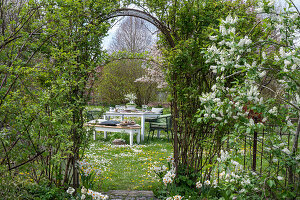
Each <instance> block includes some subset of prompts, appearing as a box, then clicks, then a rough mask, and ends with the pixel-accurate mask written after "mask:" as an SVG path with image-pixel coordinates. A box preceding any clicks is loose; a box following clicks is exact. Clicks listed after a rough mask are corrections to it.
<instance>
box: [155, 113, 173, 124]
mask: <svg viewBox="0 0 300 200" xmlns="http://www.w3.org/2000/svg"><path fill="white" fill-rule="evenodd" d="M171 119H172V117H171V114H165V115H160V116H159V117H158V118H157V121H158V122H160V123H165V124H167V125H171Z"/></svg>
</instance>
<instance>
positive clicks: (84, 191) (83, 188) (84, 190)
mask: <svg viewBox="0 0 300 200" xmlns="http://www.w3.org/2000/svg"><path fill="white" fill-rule="evenodd" d="M86 192H87V189H86V188H85V187H84V186H82V188H81V193H82V194H86Z"/></svg>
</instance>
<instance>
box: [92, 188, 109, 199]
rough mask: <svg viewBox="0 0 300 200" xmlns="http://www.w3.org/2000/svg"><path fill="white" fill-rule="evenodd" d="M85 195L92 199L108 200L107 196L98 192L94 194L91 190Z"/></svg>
mask: <svg viewBox="0 0 300 200" xmlns="http://www.w3.org/2000/svg"><path fill="white" fill-rule="evenodd" d="M87 195H91V196H92V198H93V199H108V198H109V197H108V196H107V195H103V194H101V193H100V192H95V191H93V190H88V192H87Z"/></svg>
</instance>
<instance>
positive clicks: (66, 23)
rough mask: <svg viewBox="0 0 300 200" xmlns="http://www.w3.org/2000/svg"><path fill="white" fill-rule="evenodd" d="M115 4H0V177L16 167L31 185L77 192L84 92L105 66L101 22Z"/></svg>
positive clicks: (83, 133) (105, 25)
mask: <svg viewBox="0 0 300 200" xmlns="http://www.w3.org/2000/svg"><path fill="white" fill-rule="evenodd" d="M118 5H119V4H118V2H117V1H97V2H94V1H84V2H74V1H37V2H34V1H20V2H19V1H2V2H1V10H0V12H1V22H3V23H1V34H2V35H1V43H0V45H1V50H0V51H1V52H0V53H1V54H0V56H1V74H0V77H1V86H0V130H1V132H0V133H1V134H0V135H1V136H0V140H1V147H0V151H1V152H4V154H1V156H0V165H1V167H0V174H1V175H3V176H6V175H7V176H8V175H9V174H11V173H10V172H11V171H12V170H15V169H17V168H18V169H20V170H24V171H26V170H28V171H31V172H34V173H33V175H32V179H34V180H35V181H36V182H39V181H40V180H42V179H44V178H46V179H48V180H49V181H50V182H51V183H55V184H56V185H59V186H60V185H64V186H67V185H70V184H72V185H73V186H74V187H77V186H78V183H79V175H78V171H77V161H78V160H79V159H80V157H81V153H83V151H84V148H85V147H86V146H87V141H88V140H87V139H88V137H87V132H86V130H85V129H84V128H83V123H84V121H85V118H84V115H83V112H84V109H85V105H86V103H87V101H88V99H89V94H88V93H86V89H87V84H88V80H89V78H90V74H91V73H93V72H94V71H95V69H96V67H97V66H98V65H99V64H100V63H102V62H103V60H104V57H103V51H102V50H101V49H99V44H101V40H102V38H103V37H104V35H105V34H106V32H107V30H108V27H109V24H108V23H106V22H103V21H104V20H103V19H102V17H100V16H102V14H103V15H106V14H108V13H109V12H110V11H111V10H113V9H115V8H116V7H118ZM24 166H26V168H23V167H24ZM1 179H2V178H1Z"/></svg>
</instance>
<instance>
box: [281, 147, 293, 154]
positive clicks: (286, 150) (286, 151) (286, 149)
mask: <svg viewBox="0 0 300 200" xmlns="http://www.w3.org/2000/svg"><path fill="white" fill-rule="evenodd" d="M282 152H284V153H286V154H288V155H289V154H291V152H290V150H288V148H284V149H282Z"/></svg>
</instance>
